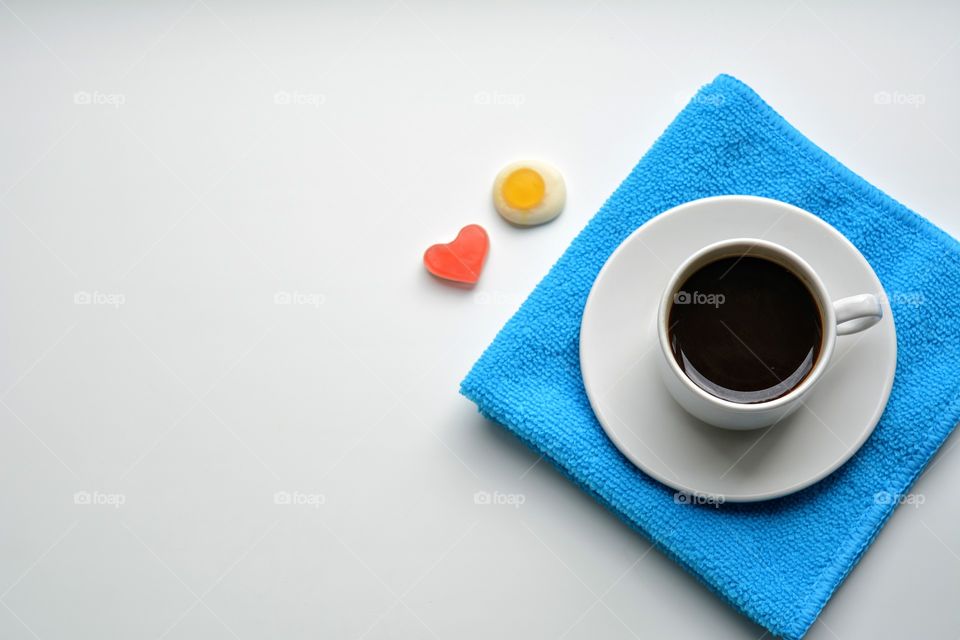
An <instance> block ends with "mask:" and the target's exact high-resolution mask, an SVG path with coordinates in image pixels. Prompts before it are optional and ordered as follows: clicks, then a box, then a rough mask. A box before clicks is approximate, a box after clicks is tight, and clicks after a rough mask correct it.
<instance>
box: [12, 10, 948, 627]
mask: <svg viewBox="0 0 960 640" xmlns="http://www.w3.org/2000/svg"><path fill="white" fill-rule="evenodd" d="M950 4H951V3H946V2H938V3H928V4H927V5H926V6H922V7H921V6H920V5H917V4H916V3H910V4H902V3H893V2H882V3H869V4H863V5H860V6H856V7H854V6H849V7H831V6H830V3H826V2H813V1H812V0H797V1H795V2H787V3H774V2H756V3H739V4H733V5H726V4H724V5H721V4H718V3H710V2H702V3H701V2H697V3H682V4H681V3H671V5H672V6H671V7H669V8H668V7H666V6H663V7H652V6H640V5H639V3H630V2H624V1H622V0H598V1H596V2H594V1H591V0H588V1H587V2H585V3H565V2H540V3H536V4H524V5H520V4H518V3H512V2H493V3H490V2H488V3H469V4H467V3H464V4H463V5H462V6H455V5H453V4H451V3H440V2H426V1H425V0H383V1H381V2H371V3H363V4H362V5H361V4H356V5H346V4H344V5H343V6H335V5H333V4H322V3H312V2H306V1H303V2H273V3H268V2H263V3H257V4H255V3H252V2H229V1H226V0H196V1H195V2H194V1H192V0H186V1H179V2H175V1H171V2H152V3H139V4H133V3H127V2H119V1H113V2H98V3H87V2H84V3H80V2H67V1H66V0H64V1H63V2H59V3H41V2H26V1H25V0H16V1H15V0H2V2H0V5H2V6H0V51H2V60H3V63H2V64H0V86H2V87H3V100H2V101H0V113H2V116H3V128H2V131H3V138H2V140H3V144H2V147H0V245H2V246H0V255H2V259H3V269H2V276H0V283H2V284H0V303H2V308H3V322H4V331H3V334H2V335H3V345H2V346H3V349H2V354H3V357H2V365H0V398H2V406H0V420H2V428H0V438H2V440H0V473H2V490H0V509H2V522H3V524H2V526H0V581H2V582H0V605H2V606H0V637H3V638H11V639H18V638H44V639H46V638H67V637H69V638H147V639H149V640H156V639H158V638H204V639H216V638H267V637H272V638H308V637H309V638H315V637H329V638H334V637H336V638H340V637H345V638H350V637H353V638H358V637H365V638H388V637H392V638H418V637H424V638H430V637H442V638H448V637H455V638H489V637H502V636H509V637H522V638H557V637H564V638H571V639H572V638H597V637H602V638H632V637H643V638H650V637H674V638H683V637H690V638H693V637H697V638H699V637H711V638H746V639H755V638H759V637H761V636H763V635H764V632H763V630H762V629H761V628H759V627H757V626H755V625H754V624H753V623H751V622H749V621H747V620H746V619H745V618H743V617H741V616H740V615H738V614H736V613H735V612H733V611H732V610H731V609H729V608H728V607H727V606H726V605H725V604H723V603H721V602H720V600H719V599H717V598H716V597H715V596H713V595H712V594H710V593H709V592H708V591H707V590H706V589H705V588H704V587H702V586H700V585H699V584H698V583H697V582H696V581H695V580H694V579H693V578H691V577H690V576H688V575H687V574H686V573H684V572H683V571H682V570H680V569H679V568H678V567H677V566H675V565H674V564H673V563H672V562H671V561H669V560H668V559H666V558H665V557H664V556H662V555H661V554H660V553H659V552H657V551H650V550H649V549H648V544H647V542H646V541H645V540H644V539H643V538H641V537H640V536H638V535H636V534H634V533H633V532H631V531H629V530H628V529H627V527H625V526H624V525H623V524H621V523H620V522H619V521H618V520H617V519H616V518H615V517H614V516H612V515H611V514H609V513H608V512H606V511H605V510H604V509H603V508H601V507H600V506H598V505H596V504H595V503H594V502H593V501H592V500H591V499H590V498H589V497H587V496H586V495H584V494H583V493H582V492H581V491H579V490H578V489H576V488H575V487H574V486H572V485H571V483H569V482H568V481H567V480H565V479H563V478H562V477H561V476H560V474H558V473H557V472H556V471H554V470H553V469H552V468H551V467H550V465H549V464H547V463H543V462H539V463H538V460H537V458H536V456H534V455H533V454H531V452H530V451H528V450H527V449H526V448H525V447H523V446H522V445H521V444H519V443H518V442H517V441H515V440H514V439H513V437H512V436H510V435H508V434H506V433H505V432H504V431H503V430H501V429H500V428H499V427H497V426H496V425H494V424H491V423H489V422H487V421H485V420H483V419H482V418H480V417H479V416H478V415H477V413H476V412H475V409H474V407H473V405H472V404H471V403H469V402H468V401H466V400H465V399H463V398H462V397H460V396H459V395H458V394H457V388H458V384H459V381H460V379H461V378H462V376H463V375H464V374H465V373H466V371H467V370H468V369H469V367H470V365H471V364H472V363H473V361H474V360H475V359H476V358H477V357H478V356H479V355H480V353H481V351H482V350H483V348H484V347H485V346H486V345H487V344H488V343H489V341H490V340H491V339H492V338H493V336H494V335H495V333H496V331H497V330H498V328H499V327H500V326H501V325H502V324H503V323H504V321H506V320H507V318H508V317H509V316H510V315H511V314H512V312H513V311H514V309H515V308H516V306H517V305H518V304H519V303H520V302H521V301H522V299H523V298H524V297H525V296H526V294H527V293H528V292H529V291H530V290H531V289H532V287H533V286H534V285H535V284H536V282H537V281H538V280H539V279H540V278H541V277H542V276H543V275H544V274H545V273H546V271H547V269H548V268H549V266H550V265H551V264H552V263H553V261H554V260H555V259H556V258H557V257H558V256H559V255H560V253H561V252H562V251H563V249H564V248H565V247H566V246H567V244H568V243H569V242H570V240H571V239H572V238H573V236H574V235H575V234H576V233H577V232H578V231H579V229H581V228H582V226H583V225H584V224H585V223H586V221H587V220H588V219H589V218H590V216H591V215H592V214H593V213H594V212H595V211H596V210H597V209H598V208H599V206H600V205H601V204H602V202H603V201H604V199H605V198H606V197H607V196H608V195H609V194H610V193H611V192H612V191H613V190H614V189H615V188H616V186H617V185H618V183H619V182H620V180H621V179H622V178H623V177H624V176H626V174H627V173H628V172H629V170H630V169H631V168H632V166H633V165H634V163H635V162H636V161H637V160H638V159H639V157H640V156H641V155H642V153H643V152H644V151H645V150H646V149H647V148H648V147H649V146H650V144H651V143H652V142H653V141H654V140H655V139H656V137H657V136H658V135H659V133H660V132H661V131H662V130H663V129H664V127H666V126H667V124H668V123H669V122H670V120H671V119H672V117H673V116H674V115H675V114H676V112H677V111H679V110H680V108H681V107H682V104H683V102H684V101H685V100H686V99H687V98H688V97H689V96H691V95H692V94H693V93H694V92H695V91H696V89H697V88H698V86H700V85H701V84H703V83H705V82H708V81H709V80H710V79H711V78H712V77H713V76H714V75H715V74H716V73H718V72H729V73H732V74H734V75H737V76H738V77H740V78H741V79H743V80H744V81H746V82H747V83H748V84H751V85H752V86H753V87H754V88H755V89H757V91H758V92H759V93H760V94H761V95H762V96H764V98H766V99H767V100H768V101H769V102H770V103H771V104H772V105H773V106H774V107H775V108H777V109H778V110H780V111H781V112H782V113H783V114H784V115H785V116H786V117H787V118H788V119H789V120H790V121H791V122H793V123H794V124H795V125H797V126H798V127H799V128H800V129H801V130H802V131H803V132H805V133H806V134H807V135H808V136H809V137H811V138H812V139H813V140H814V141H816V142H818V143H819V144H821V145H822V146H824V147H825V148H826V149H827V150H828V151H830V152H831V153H833V154H834V155H836V156H837V157H838V158H839V159H841V160H842V161H843V162H845V163H847V164H848V166H850V167H851V168H852V169H854V170H855V171H857V172H858V173H860V174H861V175H863V176H865V177H866V178H867V179H868V180H870V181H872V182H873V183H875V184H877V185H878V186H880V187H881V188H882V189H884V190H886V191H887V192H888V193H890V194H891V195H893V196H894V197H895V198H898V199H900V200H901V201H902V202H904V203H905V204H907V205H908V206H911V207H913V208H914V209H916V210H917V211H919V212H921V213H924V214H925V215H927V216H928V217H929V218H930V219H932V220H933V221H934V222H936V223H937V224H939V225H940V226H941V227H943V228H944V229H946V230H947V231H948V232H950V233H952V234H953V235H954V236H957V235H960V214H958V205H957V202H958V198H960V182H958V181H957V161H958V157H960V156H958V153H960V129H958V124H957V117H956V112H957V104H958V100H960V92H958V84H957V78H958V72H960V47H958V42H960V28H958V25H960V21H958V18H960V7H957V6H950ZM883 91H885V92H889V93H890V94H892V95H893V96H894V99H893V100H892V104H877V103H876V102H875V99H874V96H875V94H876V93H877V92H883ZM278 92H282V93H280V95H279V96H278V95H277V94H278ZM897 96H899V98H898V97H897ZM527 156H535V157H542V158H544V159H547V160H549V161H552V162H553V163H555V164H556V165H558V166H559V167H560V168H561V170H562V171H563V172H564V174H565V176H566V179H567V185H568V189H569V199H568V206H567V209H566V211H565V212H564V214H563V215H562V216H561V217H560V218H559V219H558V220H556V221H555V222H553V223H551V224H550V225H548V226H545V227H542V228H537V229H531V230H521V229H515V228H511V227H509V226H507V225H506V224H505V223H503V222H502V221H501V220H500V219H499V218H498V217H497V216H496V214H495V213H493V211H492V209H491V206H490V203H489V187H490V182H491V180H492V178H493V175H494V174H495V173H496V171H497V170H498V169H499V168H500V167H501V166H502V165H503V164H505V163H507V162H508V161H511V160H514V159H516V158H519V157H527ZM468 223H480V224H483V225H484V226H485V227H486V228H487V229H488V231H489V233H490V236H491V240H492V250H491V253H490V257H489V261H488V264H487V267H486V270H485V272H484V274H483V278H482V280H481V282H480V284H479V285H478V286H477V288H476V289H475V290H474V291H467V290H462V289H457V288H453V287H449V286H445V285H443V284H442V283H440V282H438V281H435V280H433V279H432V278H430V277H429V276H428V275H427V274H426V273H424V271H423V269H422V266H421V263H420V259H421V255H422V252H423V251H424V249H425V248H426V247H427V246H428V245H430V244H432V243H434V242H440V241H447V240H449V239H452V237H453V236H454V235H455V233H456V231H457V230H458V229H459V228H460V227H461V226H463V225H465V224H468ZM83 292H86V293H88V294H90V295H91V304H75V296H76V295H77V294H81V295H82V293H83ZM283 292H287V293H291V294H292V293H294V292H296V295H295V296H293V300H294V304H289V305H283V304H275V302H274V299H275V295H276V294H277V293H283ZM81 300H82V299H81ZM121 302H122V304H120V303H121ZM111 303H112V304H111ZM956 442H957V438H956V437H954V438H952V439H951V440H950V441H948V442H947V444H946V446H945V447H944V451H943V452H942V453H941V455H940V456H939V457H938V458H937V459H936V461H935V462H934V465H933V467H932V468H931V469H930V470H929V471H928V472H927V474H926V475H925V476H924V477H923V478H922V479H921V480H920V482H919V483H918V484H917V486H916V489H915V493H916V494H917V496H918V499H917V500H916V501H917V502H920V501H922V504H919V505H916V504H914V505H905V506H904V507H903V508H901V509H900V510H898V512H897V513H896V514H895V516H894V517H893V519H892V520H891V522H890V523H889V525H888V526H887V527H886V529H885V530H884V531H883V532H882V533H881V535H880V536H879V538H878V539H877V541H876V543H875V545H874V546H873V548H872V549H871V550H870V551H869V552H868V553H867V555H866V557H865V559H864V560H863V561H862V563H861V564H860V566H859V567H858V568H857V569H856V570H855V571H854V572H853V574H852V575H851V577H850V578H849V580H848V581H847V582H846V584H845V585H844V586H843V587H842V588H841V589H840V591H839V592H838V593H837V595H836V596H835V597H834V599H833V601H832V602H831V603H830V605H829V606H828V607H827V609H826V610H825V612H824V614H823V616H822V617H821V619H820V621H819V622H818V623H817V624H815V625H814V627H813V629H812V630H811V633H810V635H809V637H810V638H818V639H820V638H840V639H842V640H852V639H855V638H895V637H907V636H909V637H924V638H956V637H957V636H958V635H960V609H958V607H957V606H956V603H957V602H958V601H960V579H958V576H960V505H958V502H957V500H956V499H955V497H954V491H955V489H956V487H957V486H960V453H958V452H957V451H956V450H955V445H956ZM84 491H86V492H90V501H91V502H92V503H93V504H77V503H75V498H74V494H75V493H77V492H84ZM282 491H286V492H289V493H290V494H292V499H293V501H294V502H297V501H302V502H306V503H308V504H299V505H298V504H288V505H285V504H276V503H275V501H274V495H275V493H276V492H282ZM477 491H488V492H491V493H492V492H499V494H507V495H509V496H512V499H513V501H515V502H519V501H522V502H523V503H522V505H520V506H518V507H514V506H510V505H478V504H475V502H474V493H475V492H477ZM499 494H498V495H499ZM83 496H84V494H82V493H81V497H80V498H79V502H81V503H82V502H83V501H84V500H83ZM98 502H106V503H108V504H97V503H98ZM111 502H113V503H120V502H122V504H109V503H111ZM309 503H313V504H309ZM320 503H322V504H320Z"/></svg>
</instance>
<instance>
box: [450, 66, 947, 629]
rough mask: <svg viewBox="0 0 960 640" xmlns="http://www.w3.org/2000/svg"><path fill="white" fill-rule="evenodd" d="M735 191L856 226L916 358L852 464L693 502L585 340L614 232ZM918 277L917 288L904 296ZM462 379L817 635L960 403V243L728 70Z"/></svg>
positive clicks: (575, 472) (697, 554)
mask: <svg viewBox="0 0 960 640" xmlns="http://www.w3.org/2000/svg"><path fill="white" fill-rule="evenodd" d="M721 194H751V195H758V196H766V197H768V198H776V199H778V200H783V201H786V202H789V203H792V204H794V205H796V206H798V207H800V208H802V209H806V210H807V211H810V212H812V213H814V214H816V215H818V216H820V217H821V218H823V219H824V220H826V221H827V222H829V223H830V224H831V225H833V226H834V227H836V228H837V229H839V230H840V231H841V232H842V233H843V234H844V235H845V236H846V237H847V238H849V239H850V241H851V242H853V244H854V245H856V247H857V248H858V249H859V250H860V251H861V253H863V255H864V256H865V257H866V258H867V260H868V261H869V262H870V264H871V265H872V266H873V268H874V270H875V271H876V273H877V275H878V276H879V278H880V281H881V282H882V283H883V286H884V288H885V289H886V291H887V292H888V294H889V295H890V298H891V302H892V303H893V304H892V306H893V313H894V320H895V323H896V327H897V353H898V362H897V371H896V380H895V383H894V386H893V393H892V395H891V396H890V402H889V404H888V405H887V409H886V411H885V413H884V414H883V417H882V419H881V421H880V424H879V425H878V426H877V428H876V430H875V431H874V433H873V435H872V436H871V437H870V439H869V440H868V441H867V442H866V444H865V445H864V446H863V448H862V449H861V450H860V451H859V452H858V453H857V454H856V455H855V456H854V457H853V458H852V459H851V460H850V461H849V462H847V464H846V465H844V466H843V467H841V468H840V469H839V470H838V471H836V472H835V473H834V474H832V475H831V476H829V477H828V478H826V479H825V480H823V481H821V482H819V483H817V484H815V485H813V486H812V487H810V488H808V489H806V490H804V491H801V492H799V493H796V494H794V495H792V496H788V497H785V498H781V499H778V500H773V501H769V502H762V503H755V504H746V505H744V504H726V505H723V506H722V507H720V508H713V507H709V506H702V505H701V506H694V505H687V504H676V503H675V501H674V499H673V491H672V490H671V489H669V488H667V487H665V486H663V485H661V484H659V483H657V482H656V481H654V480H653V479H651V478H650V477H648V476H646V475H645V474H644V473H643V472H641V471H640V470H638V469H637V468H636V467H634V466H633V465H632V464H631V463H630V462H629V461H627V459H626V458H624V457H623V456H622V455H621V454H620V453H619V452H618V451H617V449H615V448H614V446H613V444H612V443H611V442H610V440H608V439H607V437H606V435H605V434H604V432H603V431H602V429H601V428H600V425H599V424H598V423H597V421H596V418H595V417H594V415H593V412H592V410H591V409H590V404H589V402H588V401H587V396H586V394H585V392H584V389H583V382H582V380H581V378H580V364H579V353H578V349H579V347H578V345H579V331H580V319H581V316H582V314H583V307H584V303H585V302H586V299H587V294H588V293H589V292H590V288H591V286H592V285H593V281H594V278H595V277H596V275H597V273H598V272H599V270H600V268H601V267H602V266H603V264H604V262H606V260H607V258H608V257H609V256H610V254H611V253H612V252H613V250H614V249H616V248H617V246H618V245H619V244H620V243H621V242H622V241H623V240H624V239H625V238H626V237H627V236H628V235H630V233H631V232H633V231H634V230H635V229H636V228H637V227H639V226H640V225H642V224H643V223H645V222H647V221H648V220H650V219H651V218H652V217H654V216H656V215H657V214H659V213H662V212H663V211H666V210H667V209H670V208H671V207H673V206H675V205H678V204H681V203H683V202H687V201H689V200H695V199H697V198H704V197H707V196H714V195H721ZM903 292H910V296H911V298H910V302H911V304H897V295H899V296H902V295H903ZM895 294H896V295H895ZM461 391H462V393H463V394H464V395H466V396H467V397H468V398H470V399H471V400H473V401H474V402H476V404H477V406H478V407H479V408H480V411H481V412H482V413H483V414H484V415H485V416H487V417H489V418H491V419H493V420H495V421H497V422H500V423H501V424H503V425H504V426H505V427H506V428H507V429H509V430H510V431H512V432H513V433H515V434H516V435H517V436H519V437H520V439H521V440H523V441H524V442H525V443H527V444H528V445H529V446H530V447H531V448H533V449H535V450H536V451H537V452H539V453H542V454H543V455H544V456H545V457H546V458H547V459H549V460H551V461H552V462H553V463H554V464H555V465H556V466H557V467H559V468H560V469H561V470H562V471H563V472H564V473H565V474H566V475H568V476H569V477H570V478H572V479H573V480H574V481H576V482H577V483H578V484H580V485H581V486H582V487H583V489H584V490H586V491H588V492H589V493H590V494H591V495H592V496H594V497H595V498H596V499H597V500H599V501H600V502H601V503H602V504H604V505H606V506H607V507H608V508H610V509H612V510H613V511H614V512H615V513H617V514H618V515H619V516H620V517H621V518H623V520H625V521H626V522H627V523H628V524H629V525H631V526H633V527H635V528H636V529H638V530H639V531H641V532H642V533H643V534H644V535H646V536H647V537H649V538H650V539H651V540H652V541H653V542H654V543H655V544H656V545H658V546H659V548H660V549H662V550H663V551H664V552H665V553H667V554H668V555H670V556H671V557H672V558H674V559H675V560H676V561H677V562H678V563H679V564H680V565H681V566H683V567H684V568H686V569H687V570H689V571H691V572H692V573H693V574H694V575H695V576H697V577H698V578H699V579H700V580H702V581H703V582H704V583H705V584H707V585H708V586H709V587H710V588H711V589H713V590H714V591H715V592H716V593H717V594H719V595H720V596H721V597H722V598H724V599H725V600H726V601H727V602H729V603H730V604H731V605H732V606H734V607H735V608H737V609H738V610H740V611H741V612H743V613H744V614H746V615H747V616H748V617H750V618H752V619H753V620H755V621H756V622H758V623H759V624H761V625H763V626H764V627H766V628H767V629H769V630H770V631H771V632H772V633H773V634H775V635H777V636H784V637H786V638H790V639H794V638H800V637H802V636H803V635H804V634H805V633H806V632H807V630H808V629H809V628H810V626H811V625H812V624H813V622H814V620H815V619H816V617H817V615H818V614H819V612H820V610H821V609H822V608H823V606H824V605H825V604H826V602H827V600H828V599H829V598H830V596H831V594H832V593H833V592H834V590H835V589H836V588H837V587H838V586H839V584H840V582H841V581H842V580H843V579H844V577H845V576H846V575H847V574H848V573H849V572H850V570H851V569H852V568H853V566H854V565H855V564H856V562H857V561H858V560H859V558H860V557H861V555H862V554H863V552H864V550H865V549H866V548H867V546H868V545H869V544H870V542H871V541H872V540H873V538H874V536H876V534H877V532H878V531H879V529H880V527H881V526H883V524H884V522H885V521H886V520H887V518H888V517H890V514H891V513H892V511H893V508H894V506H895V505H894V504H893V503H894V502H896V501H895V500H878V499H876V496H877V494H880V495H890V496H898V495H902V494H905V493H907V491H908V489H909V487H910V486H911V484H912V483H913V481H914V480H915V479H916V478H917V476H918V475H919V474H920V472H921V471H922V470H923V469H924V467H925V466H926V465H927V463H928V462H929V460H930V458H931V457H932V456H933V454H934V452H935V451H936V450H937V448H938V447H939V446H940V445H941V444H942V443H943V441H944V439H945V438H946V437H947V435H948V434H949V433H950V431H951V430H952V429H953V427H954V426H955V425H956V424H957V422H958V419H960V244H958V243H957V241H956V240H954V239H953V238H951V237H950V236H948V235H947V234H946V233H944V232H942V231H940V230H939V229H937V228H936V227H934V226H933V225H932V224H930V223H929V222H928V221H926V220H925V219H923V218H922V217H920V216H919V215H917V214H916V213H914V212H912V211H910V210H909V209H907V208H906V207H904V206H903V205H901V204H899V203H898V202H896V201H894V200H893V199H892V198H890V197H889V196H887V195H886V194H884V193H882V192H881V191H879V190H878V189H876V188H875V187H873V186H871V185H870V184H868V183H867V182H866V181H864V180H863V179H862V178H860V177H859V176H857V175H855V174H854V173H852V172H851V171H850V170H849V169H847V168H846V167H844V166H843V165H841V164H840V163H839V162H837V161H836V160H835V159H833V158H832V157H831V156H830V155H828V154H827V153H825V152H824V151H823V150H821V149H820V148H818V147H816V146H815V145H814V144H813V143H811V142H810V141H809V140H807V139H806V138H805V137H804V136H803V135H802V134H800V133H799V132H798V131H797V130H796V129H794V128H793V127H792V126H791V125H790V124H788V123H787V122H786V121H785V120H784V119H783V118H782V117H780V115H778V114H777V113H776V112H775V111H774V110H773V109H771V108H770V107H769V106H768V105H767V104H766V103H765V102H764V101H763V100H762V99H761V98H760V97H759V96H758V95H757V94H755V93H754V92H753V91H752V90H751V89H750V88H749V87H747V86H746V85H744V84H743V83H741V82H740V81H738V80H736V79H735V78H732V77H730V76H727V75H721V76H719V77H718V78H717V79H716V80H714V81H713V82H712V83H710V84H708V85H706V86H705V87H703V88H702V89H701V90H700V92H699V93H698V94H697V96H696V97H695V98H694V99H693V100H691V101H690V103H689V104H688V105H687V107H686V108H685V109H684V110H683V111H682V112H681V113H680V115H678V116H677V118H676V119H675V120H674V121H673V123H672V124H671V125H670V127H669V128H668V129H667V130H666V131H665V132H664V133H663V135H662V136H661V137H660V139H659V140H657V142H656V144H654V146H653V147H652V148H651V149H650V151H649V152H647V154H646V155H645V156H644V157H643V158H642V159H641V161H640V163H639V164H638V165H637V166H636V167H635V168H634V169H633V171H632V172H631V173H630V175H629V176H628V177H627V179H626V180H624V182H623V183H622V184H621V185H620V187H619V188H618V189H617V191H616V192H615V193H614V194H613V196H611V197H610V199H609V200H608V201H607V202H606V203H605V204H604V205H603V208H601V209H600V212H599V213H598V214H597V215H596V216H595V217H594V218H593V219H592V220H591V221H590V223H589V224H588V225H587V226H586V228H585V229H584V230H583V231H582V232H581V233H580V235H579V236H577V238H576V239H575V240H574V241H573V244H572V245H571V246H570V247H569V248H568V249H567V251H566V253H564V254H563V256H562V257H561V258H560V259H559V260H558V261H557V263H556V264H555V265H554V266H553V268H552V269H551V270H550V272H549V273H548V274H547V276H546V277H545V278H544V279H543V281H542V282H540V284H539V285H538V286H537V288H536V289H535V290H534V291H533V293H532V294H531V295H530V297H529V298H527V300H526V302H525V303H524V304H523V306H522V307H521V308H520V310H519V311H517V313H516V315H514V316H513V318H512V319H511V320H510V321H509V322H508V323H507V324H506V326H505V327H504V328H503V329H502V330H501V331H500V333H499V334H498V335H497V337H496V339H495V340H494V342H493V344H492V345H490V347H489V348H488V349H487V350H486V352H485V353H484V354H483V356H482V357H481V358H480V360H479V361H478V362H477V363H476V365H474V367H473V369H472V370H471V371H470V373H469V375H468V376H467V378H466V379H465V380H464V381H463V383H462V387H461ZM881 492H886V493H885V494H884V493H881Z"/></svg>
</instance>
